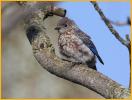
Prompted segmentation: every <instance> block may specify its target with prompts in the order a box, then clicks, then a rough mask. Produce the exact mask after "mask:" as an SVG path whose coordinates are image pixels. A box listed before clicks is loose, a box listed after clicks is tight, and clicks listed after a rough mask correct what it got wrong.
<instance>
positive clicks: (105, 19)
mask: <svg viewBox="0 0 132 100" xmlns="http://www.w3.org/2000/svg"><path fill="white" fill-rule="evenodd" d="M91 3H92V4H93V6H94V8H95V9H96V11H97V12H98V13H99V15H100V17H101V18H102V20H103V21H104V22H105V24H106V25H107V27H108V28H109V30H110V31H111V33H112V34H113V35H114V36H115V38H116V39H118V40H119V41H120V43H122V44H123V45H124V46H126V47H127V48H128V47H129V44H130V41H127V40H125V39H123V38H122V37H121V36H120V35H119V33H118V32H117V31H116V30H115V29H114V27H113V26H112V25H111V22H110V21H109V20H108V19H107V18H106V17H105V15H104V13H103V12H102V10H101V9H100V8H99V6H98V4H97V3H96V2H94V1H91Z"/></svg>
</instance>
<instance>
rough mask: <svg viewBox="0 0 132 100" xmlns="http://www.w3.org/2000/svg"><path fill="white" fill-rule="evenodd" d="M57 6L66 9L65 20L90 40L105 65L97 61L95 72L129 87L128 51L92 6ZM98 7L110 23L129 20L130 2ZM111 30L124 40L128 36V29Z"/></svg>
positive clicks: (82, 3)
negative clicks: (87, 35) (67, 18)
mask: <svg viewBox="0 0 132 100" xmlns="http://www.w3.org/2000/svg"><path fill="white" fill-rule="evenodd" d="M59 6H60V7H62V8H65V9H66V10H67V16H68V17H69V18H71V19H73V20H74V21H75V22H76V23H77V25H78V26H79V27H80V29H82V30H83V31H84V32H86V33H87V34H89V35H90V36H91V38H92V40H93V42H94V44H95V45H96V47H97V50H98V52H99V54H100V56H101V58H102V59H103V61H104V65H102V64H101V63H100V62H99V61H97V68H98V71H99V72H101V73H103V74H105V75H107V76H108V77H110V78H112V79H113V80H115V81H117V82H118V83H120V84H122V85H123V86H125V87H128V86H129V54H128V50H127V48H126V47H124V46H123V45H122V44H121V43H120V42H119V41H118V40H117V39H116V38H115V37H114V36H113V35H112V34H111V32H110V31H109V30H108V28H107V27H106V25H105V24H104V22H103V21H102V20H101V18H100V16H99V14H98V13H97V12H96V11H95V9H94V8H93V6H92V4H91V3H89V2H62V3H60V4H59ZM99 6H100V8H101V9H102V11H103V12H104V14H105V15H106V17H108V18H109V19H111V20H113V21H126V19H127V17H128V16H130V3H129V2H111V3H109V2H106V3H105V2H101V3H99ZM114 27H115V28H116V30H117V31H118V32H119V33H120V35H121V36H122V37H123V38H125V35H126V34H130V27H129V26H122V27H119V26H118V27H117V26H114Z"/></svg>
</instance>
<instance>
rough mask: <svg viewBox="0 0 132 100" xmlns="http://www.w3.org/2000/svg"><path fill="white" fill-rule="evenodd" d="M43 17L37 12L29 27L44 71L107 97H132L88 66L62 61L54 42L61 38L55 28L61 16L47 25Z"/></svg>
mask: <svg viewBox="0 0 132 100" xmlns="http://www.w3.org/2000/svg"><path fill="white" fill-rule="evenodd" d="M43 14H44V13H43V12H42V11H38V12H36V13H34V15H33V18H30V19H28V20H29V21H27V22H28V23H27V22H26V24H27V27H28V28H27V37H28V39H29V41H30V43H31V45H32V48H33V54H34V56H35V58H36V59H37V61H38V62H39V64H40V65H41V66H42V67H43V68H44V69H46V70H47V71H49V72H50V73H52V74H54V75H56V76H58V77H61V78H63V79H66V80H69V81H71V82H74V83H76V84H80V85H82V86H84V87H87V88H89V89H91V90H93V91H95V92H97V93H99V94H100V95H102V96H103V97H105V98H128V97H129V96H130V91H129V89H127V88H124V87H123V86H122V85H120V84H118V83H117V82H115V81H113V80H111V79H110V78H108V77H106V76H105V75H103V74H101V73H99V72H97V71H94V70H92V69H90V68H88V67H87V66H86V65H83V64H77V65H75V64H73V63H71V62H67V61H63V60H61V59H59V58H58V57H57V56H56V53H55V49H54V45H53V44H54V43H53V42H52V40H53V38H54V37H56V35H57V33H56V31H55V30H54V27H55V25H56V22H57V21H58V20H59V19H60V18H61V17H59V16H52V17H49V18H47V19H46V21H44V22H43V17H44V15H43ZM48 20H49V21H48ZM42 22H43V23H42ZM49 22H51V23H49ZM38 23H39V24H38ZM45 25H47V26H46V27H45ZM43 27H45V28H46V29H44V28H43ZM49 34H52V36H53V38H52V39H51V38H50V37H49V36H48V35H49Z"/></svg>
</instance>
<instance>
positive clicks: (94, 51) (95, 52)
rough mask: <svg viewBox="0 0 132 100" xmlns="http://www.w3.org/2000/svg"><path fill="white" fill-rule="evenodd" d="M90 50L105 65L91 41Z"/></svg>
mask: <svg viewBox="0 0 132 100" xmlns="http://www.w3.org/2000/svg"><path fill="white" fill-rule="evenodd" d="M88 47H89V49H90V50H91V51H92V52H93V53H94V54H95V55H96V56H97V58H98V59H99V61H100V62H101V63H102V64H103V65H104V62H103V60H102V59H101V57H100V56H99V54H98V51H97V49H96V47H95V45H94V44H93V42H92V41H91V40H90V42H89V44H88Z"/></svg>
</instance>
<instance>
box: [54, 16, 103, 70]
mask: <svg viewBox="0 0 132 100" xmlns="http://www.w3.org/2000/svg"><path fill="white" fill-rule="evenodd" d="M55 30H56V31H58V33H59V37H58V47H59V52H60V54H61V55H60V58H61V59H63V60H67V61H70V62H74V63H82V64H87V65H88V67H90V68H92V69H94V70H97V68H96V58H98V60H99V61H100V62H101V63H102V64H103V65H104V62H103V60H102V59H101V57H100V56H99V54H98V51H97V49H96V47H95V45H94V43H93V42H92V40H91V37H90V36H89V35H88V34H86V33H84V32H83V31H82V30H81V29H80V28H79V27H78V26H77V24H76V23H75V22H74V21H73V20H71V19H69V18H68V17H63V18H62V19H60V20H59V21H58V23H57V25H56V27H55Z"/></svg>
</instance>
